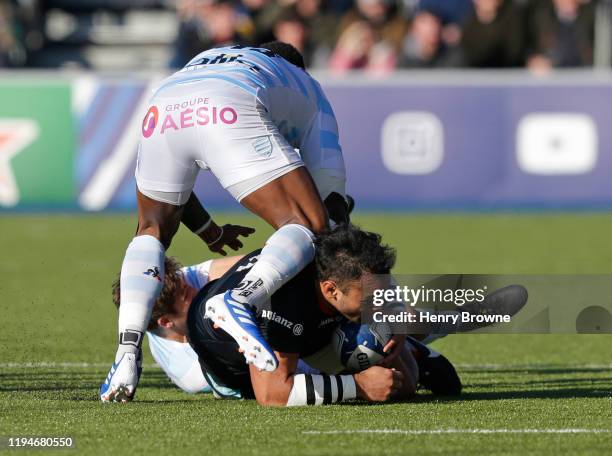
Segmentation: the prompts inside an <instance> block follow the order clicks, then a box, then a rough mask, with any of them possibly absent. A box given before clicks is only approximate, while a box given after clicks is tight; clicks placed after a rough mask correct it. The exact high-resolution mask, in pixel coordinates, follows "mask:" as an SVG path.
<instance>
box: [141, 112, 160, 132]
mask: <svg viewBox="0 0 612 456" xmlns="http://www.w3.org/2000/svg"><path fill="white" fill-rule="evenodd" d="M158 120H159V110H158V109H157V106H151V107H150V108H149V110H148V111H147V113H146V114H145V116H144V119H142V136H144V137H145V138H148V137H150V136H151V135H152V134H153V132H154V131H155V126H156V125H157V121H158Z"/></svg>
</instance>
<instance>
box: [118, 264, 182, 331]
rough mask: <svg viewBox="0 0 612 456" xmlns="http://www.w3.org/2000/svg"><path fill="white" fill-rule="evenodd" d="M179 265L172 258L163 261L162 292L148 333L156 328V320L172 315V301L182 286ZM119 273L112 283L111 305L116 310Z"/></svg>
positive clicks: (119, 297)
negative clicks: (113, 305)
mask: <svg viewBox="0 0 612 456" xmlns="http://www.w3.org/2000/svg"><path fill="white" fill-rule="evenodd" d="M181 267H182V266H181V264H180V263H179V262H178V261H177V260H176V259H175V258H172V257H166V259H165V260H164V270H165V271H164V286H163V287H162V291H161V293H160V295H159V298H157V301H155V304H154V305H153V313H152V314H151V319H150V320H149V326H148V327H147V330H148V331H152V330H154V329H155V328H157V327H158V326H159V325H158V324H157V320H158V319H159V318H160V317H161V316H162V315H164V314H173V313H175V312H174V301H175V300H176V295H177V293H178V292H179V291H180V290H181V287H182V285H183V273H182V272H181ZM120 280H121V273H119V275H117V278H116V279H115V281H114V282H113V288H112V290H113V304H115V307H117V309H118V308H119V305H120V303H121V281H120Z"/></svg>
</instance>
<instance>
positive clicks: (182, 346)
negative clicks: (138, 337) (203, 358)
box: [147, 332, 210, 393]
mask: <svg viewBox="0 0 612 456" xmlns="http://www.w3.org/2000/svg"><path fill="white" fill-rule="evenodd" d="M147 336H148V338H149V348H150V349H151V354H152V355H153V358H154V359H155V361H156V362H157V364H159V366H160V367H161V368H162V369H163V371H164V372H165V373H166V375H167V376H168V377H169V378H170V380H172V383H174V384H175V385H176V386H178V387H179V388H180V389H182V390H183V391H185V392H187V393H207V392H209V391H210V387H209V385H208V383H207V381H206V379H205V378H204V374H203V373H202V368H201V366H200V362H199V361H198V355H197V354H196V353H195V352H194V351H193V349H192V348H191V346H190V345H189V344H188V343H182V342H176V341H173V340H168V339H164V338H163V337H160V336H157V335H155V334H153V333H152V332H147Z"/></svg>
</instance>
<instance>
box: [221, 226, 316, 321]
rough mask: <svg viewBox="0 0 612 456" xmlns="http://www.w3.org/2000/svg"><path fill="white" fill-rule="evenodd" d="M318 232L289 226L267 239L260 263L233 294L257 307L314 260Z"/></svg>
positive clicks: (235, 297) (258, 262)
mask: <svg viewBox="0 0 612 456" xmlns="http://www.w3.org/2000/svg"><path fill="white" fill-rule="evenodd" d="M313 241H314V234H313V233H312V231H310V230H309V229H308V228H306V227H304V226H302V225H297V224H291V225H285V226H282V227H281V228H279V229H278V231H276V232H275V233H274V234H273V235H272V236H270V238H269V239H268V241H267V242H266V245H265V247H264V248H263V249H262V251H261V254H260V255H259V258H258V260H257V263H255V265H254V266H253V267H252V268H251V270H250V271H249V272H248V273H247V274H246V275H245V276H244V279H243V280H242V282H241V283H240V284H239V285H238V286H237V287H236V288H235V289H234V290H233V291H232V297H233V298H234V299H236V300H237V301H240V302H241V303H243V304H248V305H251V306H253V307H255V308H256V309H257V308H259V307H260V306H262V305H263V303H265V301H266V298H267V297H269V296H271V295H272V293H274V292H275V291H276V290H278V289H279V288H280V287H281V286H283V285H284V284H285V283H287V282H288V281H289V280H291V279H292V278H293V277H295V276H296V275H297V273H298V272H300V271H301V270H302V269H303V268H304V267H305V266H306V265H307V264H308V263H310V262H311V261H312V260H313V259H314V254H315V247H314V243H313Z"/></svg>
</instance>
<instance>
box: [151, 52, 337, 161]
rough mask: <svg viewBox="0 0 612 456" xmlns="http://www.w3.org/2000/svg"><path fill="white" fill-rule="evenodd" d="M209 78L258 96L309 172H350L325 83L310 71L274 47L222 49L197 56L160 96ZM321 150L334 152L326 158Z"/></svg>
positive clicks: (166, 82) (167, 83)
mask: <svg viewBox="0 0 612 456" xmlns="http://www.w3.org/2000/svg"><path fill="white" fill-rule="evenodd" d="M207 80H221V81H225V82H227V83H229V84H232V85H233V86H235V87H239V88H241V89H243V90H245V91H247V92H248V93H250V94H252V95H253V96H254V97H255V98H257V99H258V100H259V101H260V102H261V103H262V104H263V106H265V107H266V109H267V111H268V113H269V115H270V116H271V118H272V120H273V121H274V123H275V124H276V125H277V127H278V129H279V131H280V132H281V134H282V135H283V136H284V137H285V139H286V140H287V142H289V144H291V145H292V146H293V147H294V148H295V149H300V153H301V154H302V159H303V160H304V162H305V163H306V165H307V166H308V167H309V169H310V168H313V169H319V168H325V169H336V168H338V169H342V172H344V162H343V160H342V148H341V146H340V142H339V134H338V123H337V121H336V116H335V114H334V111H333V109H332V107H331V104H330V103H329V101H328V99H327V97H326V96H325V94H324V92H323V89H322V88H321V85H320V84H319V83H318V82H317V81H316V80H315V79H314V78H313V77H312V76H310V75H309V74H308V73H307V72H306V71H304V70H303V69H301V68H299V67H297V66H295V65H293V64H291V63H289V62H288V61H287V60H285V59H284V58H282V57H280V56H277V55H276V54H274V53H273V52H272V51H270V50H268V49H263V48H253V47H243V46H229V47H221V48H214V49H209V50H207V51H204V52H202V53H200V54H198V55H197V56H195V57H194V58H193V59H191V60H190V61H189V63H187V65H185V67H184V68H183V69H181V70H179V71H177V72H176V73H174V74H173V75H172V76H170V77H169V78H167V79H165V80H164V81H162V82H161V84H160V85H159V86H158V88H157V89H156V90H155V91H154V92H155V93H158V92H159V91H161V90H162V89H164V88H167V87H172V86H175V85H179V84H189V83H195V82H200V81H207ZM296 96H297V97H299V98H301V99H302V100H307V101H308V103H309V104H310V105H312V111H313V112H316V113H318V115H317V116H316V120H315V125H312V124H307V122H305V120H304V119H305V117H304V116H306V117H308V118H312V116H311V115H310V114H308V113H306V112H303V111H304V109H303V107H304V103H303V102H296V100H297V98H296ZM311 120H312V119H311ZM313 128H314V129H315V130H316V132H317V133H316V134H317V137H316V138H312V137H309V136H308V131H306V129H313ZM313 141H314V144H313ZM308 149H311V150H308ZM314 149H316V150H314ZM321 150H323V151H328V153H326V154H323V155H320V151H321Z"/></svg>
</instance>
